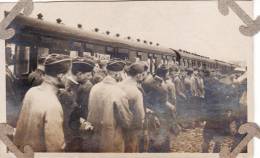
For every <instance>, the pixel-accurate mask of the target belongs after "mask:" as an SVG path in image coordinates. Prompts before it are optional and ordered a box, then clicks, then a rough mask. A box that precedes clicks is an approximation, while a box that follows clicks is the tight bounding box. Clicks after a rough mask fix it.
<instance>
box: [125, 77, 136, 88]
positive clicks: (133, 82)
mask: <svg viewBox="0 0 260 158" xmlns="http://www.w3.org/2000/svg"><path fill="white" fill-rule="evenodd" d="M123 82H125V83H127V84H129V85H135V86H138V83H137V82H136V81H135V80H134V79H133V78H131V77H127V78H126V79H125V80H124V81H123Z"/></svg>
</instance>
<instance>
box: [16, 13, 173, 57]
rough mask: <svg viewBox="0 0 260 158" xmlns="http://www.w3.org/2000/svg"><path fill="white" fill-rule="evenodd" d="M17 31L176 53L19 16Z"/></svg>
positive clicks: (163, 52)
mask: <svg viewBox="0 0 260 158" xmlns="http://www.w3.org/2000/svg"><path fill="white" fill-rule="evenodd" d="M11 25H12V26H15V27H16V29H18V30H19V29H26V31H28V33H31V34H39V35H43V36H49V37H62V38H64V39H71V40H75V41H79V42H90V43H95V42H98V43H102V44H106V45H112V46H117V47H123V48H125V47H126V48H129V49H130V48H136V50H140V51H148V52H150V53H157V54H158V53H159V54H161V55H174V56H176V54H175V52H174V51H172V50H171V49H169V48H165V47H161V46H152V45H149V44H141V43H138V42H133V41H131V40H125V39H120V38H115V37H111V36H109V35H104V34H101V33H96V32H92V31H86V30H83V29H79V28H73V27H69V26H66V25H63V24H58V23H53V22H47V21H44V20H40V19H35V18H32V17H28V16H24V15H18V16H16V18H15V19H14V21H13V22H12V24H11Z"/></svg>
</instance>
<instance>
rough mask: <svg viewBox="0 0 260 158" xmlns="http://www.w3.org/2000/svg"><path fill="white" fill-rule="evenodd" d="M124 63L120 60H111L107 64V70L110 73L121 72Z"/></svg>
mask: <svg viewBox="0 0 260 158" xmlns="http://www.w3.org/2000/svg"><path fill="white" fill-rule="evenodd" d="M124 66H125V62H124V61H122V60H120V59H112V60H110V61H109V62H108V63H107V70H110V71H122V70H123V69H124Z"/></svg>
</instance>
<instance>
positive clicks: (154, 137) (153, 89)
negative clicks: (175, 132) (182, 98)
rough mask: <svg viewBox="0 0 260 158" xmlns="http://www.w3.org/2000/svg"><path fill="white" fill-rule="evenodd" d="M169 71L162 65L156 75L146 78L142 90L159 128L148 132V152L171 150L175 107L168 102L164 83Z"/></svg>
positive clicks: (167, 92)
mask: <svg viewBox="0 0 260 158" xmlns="http://www.w3.org/2000/svg"><path fill="white" fill-rule="evenodd" d="M168 73H169V69H168V68H167V67H166V66H165V65H162V66H161V67H159V68H158V69H157V70H156V75H155V76H154V77H153V78H151V77H148V78H147V79H146V80H145V81H144V83H143V88H144V91H145V92H146V102H147V104H148V107H149V108H150V109H151V110H152V111H154V113H155V114H156V115H157V116H158V118H159V121H160V128H157V129H155V130H154V131H152V132H150V135H149V137H150V147H149V151H150V152H169V151H170V148H171V133H170V130H171V124H172V122H173V119H172V118H173V115H174V114H175V112H176V109H175V106H174V105H173V104H171V103H170V102H169V89H168V85H167V83H166V80H167V76H168Z"/></svg>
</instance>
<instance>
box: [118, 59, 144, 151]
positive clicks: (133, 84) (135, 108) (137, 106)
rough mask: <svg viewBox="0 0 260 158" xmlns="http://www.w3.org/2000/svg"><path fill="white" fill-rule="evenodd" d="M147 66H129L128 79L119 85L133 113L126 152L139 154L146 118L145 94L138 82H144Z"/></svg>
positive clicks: (126, 138)
mask: <svg viewBox="0 0 260 158" xmlns="http://www.w3.org/2000/svg"><path fill="white" fill-rule="evenodd" d="M147 68H148V67H147V66H146V65H145V64H144V63H142V62H136V63H133V64H131V65H130V66H129V68H128V69H129V70H128V77H127V78H126V79H125V80H123V81H122V82H120V83H119V86H120V88H122V90H123V91H124V92H125V93H126V95H127V97H128V103H129V106H130V110H131V111H132V113H133V115H134V118H133V125H132V127H131V128H130V129H129V130H127V131H126V134H125V144H126V147H125V152H139V138H140V136H141V132H142V128H143V122H144V117H145V111H144V105H143V94H142V92H141V91H140V90H139V89H138V82H141V81H142V80H143V73H144V72H145V71H146V70H147Z"/></svg>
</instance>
